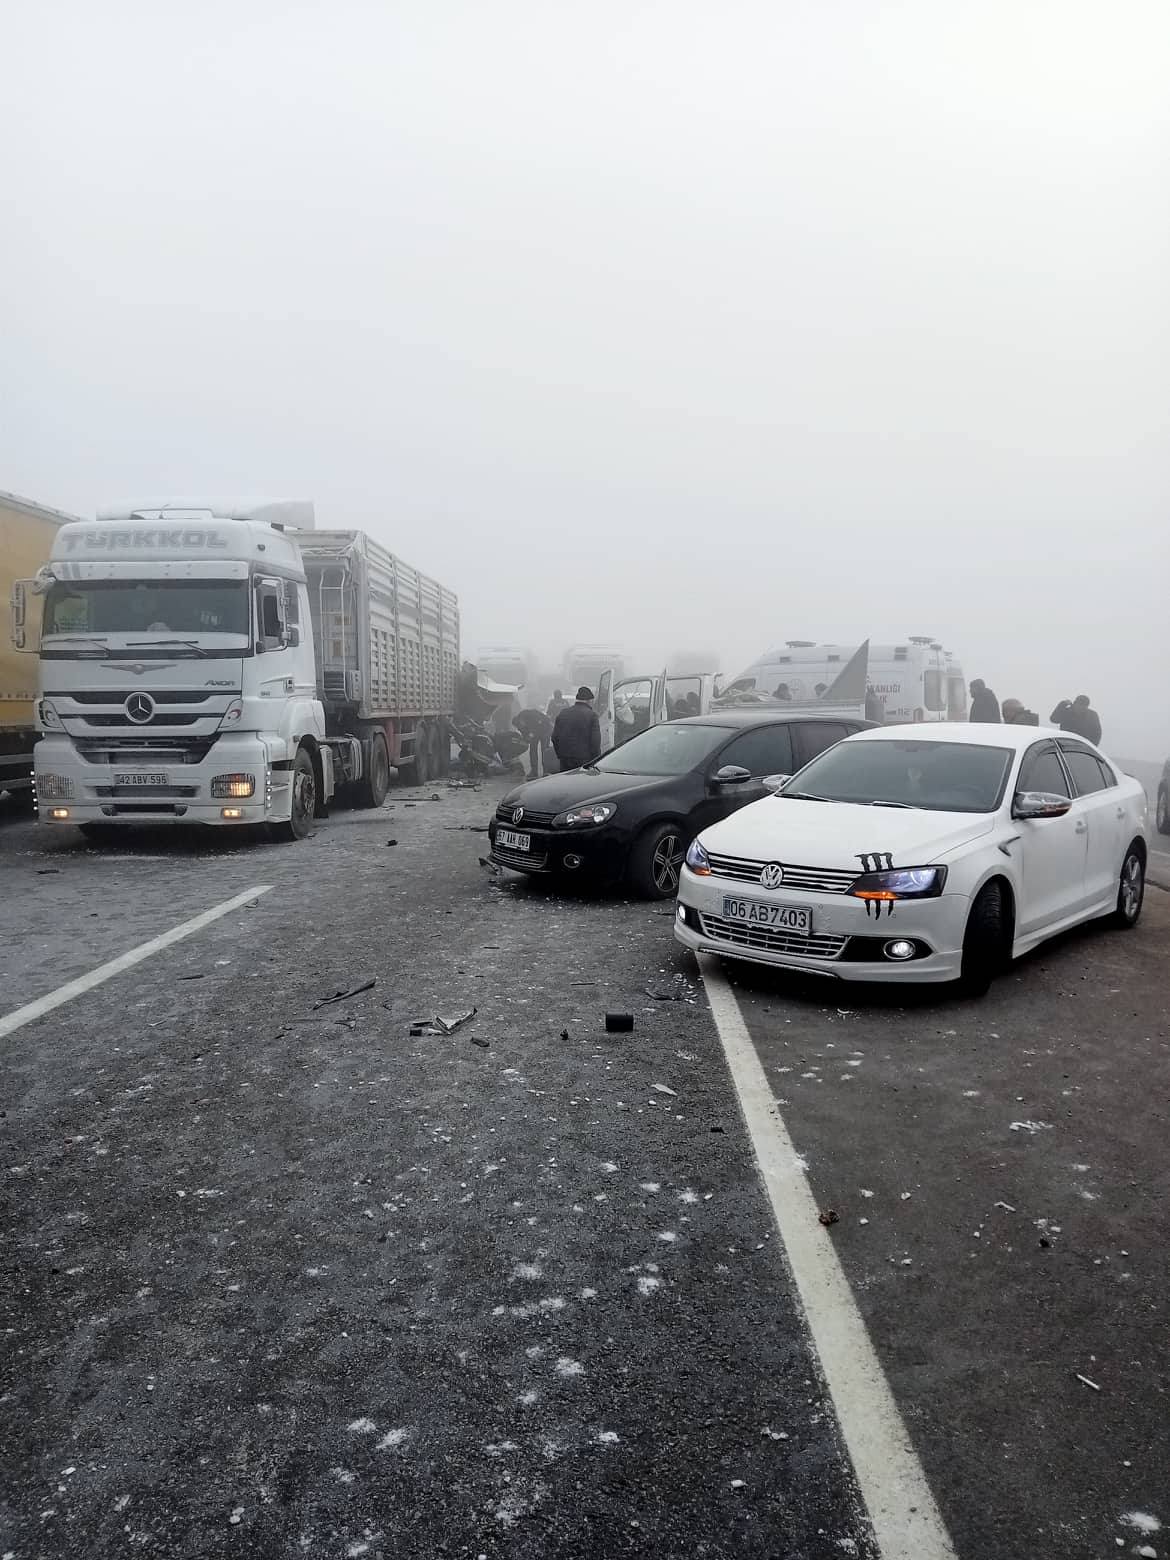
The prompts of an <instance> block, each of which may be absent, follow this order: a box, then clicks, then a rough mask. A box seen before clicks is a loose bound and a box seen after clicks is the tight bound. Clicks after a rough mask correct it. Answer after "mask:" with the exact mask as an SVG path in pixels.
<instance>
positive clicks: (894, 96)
mask: <svg viewBox="0 0 1170 1560" xmlns="http://www.w3.org/2000/svg"><path fill="white" fill-rule="evenodd" d="M1168 47H1170V11H1168V10H1167V7H1166V6H1165V5H1164V4H1162V3H1161V0H1150V3H1148V4H1147V3H1126V0H1120V3H1115V4H1112V5H1108V6H1106V5H1103V4H1100V3H1099V0H1093V3H1085V0H1065V3H1051V4H1048V3H1041V0H1030V3H1025V4H1020V3H1019V0H984V3H982V4H980V5H959V4H946V3H945V0H944V3H940V0H903V3H883V0H837V3H827V4H826V3H825V0H817V3H813V0H808V3H805V0H795V3H793V0H759V3H754V0H753V3H748V0H742V3H737V0H730V3H727V0H723V3H716V0H706V3H704V4H696V3H683V0H669V3H665V0H664V3H660V4H639V3H637V0H590V3H588V4H583V3H576V4H571V3H569V0H559V3H558V0H415V3H414V4H411V5H407V4H401V3H392V0H390V3H379V0H368V3H364V4H362V3H356V0H348V3H347V0H331V4H330V5H329V6H325V5H323V4H319V3H313V4H300V3H295V0H293V3H289V0H280V3H276V0H249V3H248V4H246V5H239V4H226V3H221V0H200V3H199V4H198V5H184V6H180V5H168V4H159V3H157V0H150V3H143V4H133V3H129V0H107V3H105V4H102V5H94V4H92V3H91V0H43V3H41V4H38V5H22V6H16V5H12V6H9V7H7V8H6V14H5V18H4V23H3V49H4V58H5V66H4V75H5V83H4V90H3V94H2V101H0V146H3V147H4V148H5V162H4V166H3V171H2V172H0V194H2V196H3V212H4V218H5V220H4V230H5V231H4V237H3V240H2V241H0V299H2V303H0V308H2V309H3V332H2V337H0V339H2V341H3V359H4V364H3V376H2V379H0V488H6V489H10V490H14V491H16V492H19V493H23V494H25V495H26V496H28V497H31V498H34V499H37V500H39V501H41V502H44V503H48V504H52V505H55V506H58V507H61V508H64V509H68V510H72V511H76V512H79V513H82V514H91V513H92V512H93V510H94V508H95V507H96V506H97V505H98V504H100V503H102V502H105V501H108V500H111V499H116V498H124V497H129V498H134V497H138V496H154V495H157V494H158V493H160V492H167V491H172V492H181V493H197V492H206V493H209V494H216V493H225V492H226V493H231V492H240V491H242V492H248V493H256V492H260V493H271V494H280V495H286V496H306V497H312V498H313V499H315V501H316V504H317V515H318V524H319V525H330V524H333V525H339V526H353V525H356V526H362V527H365V528H367V529H369V530H371V531H372V532H374V533H375V534H376V535H377V536H378V537H379V538H380V539H382V540H383V541H384V542H386V543H387V544H388V545H390V546H392V547H393V548H395V549H396V550H398V551H400V552H401V553H402V554H403V555H404V556H405V557H407V558H408V559H409V560H410V561H411V562H412V563H415V564H417V565H418V566H419V567H421V568H423V569H426V570H427V571H428V572H431V573H433V574H436V575H437V576H439V578H441V579H442V580H443V581H444V583H446V584H449V585H451V586H452V587H454V588H455V589H457V590H458V592H459V594H460V598H461V603H462V609H463V622H464V645H465V649H466V650H467V651H468V652H469V653H474V651H475V649H476V648H477V646H478V645H479V644H482V643H486V642H496V643H502V642H509V643H515V642H521V643H524V642H527V643H531V644H533V645H534V646H535V647H536V648H537V649H538V650H540V651H541V652H542V654H543V658H544V659H545V660H552V659H554V658H559V654H560V652H561V650H562V649H563V648H564V646H565V645H567V644H568V643H570V642H572V641H574V640H599V639H614V640H616V641H618V642H620V643H622V644H624V645H626V646H628V647H629V649H630V650H631V652H635V651H636V652H637V653H638V655H639V656H644V657H645V658H646V659H647V661H648V663H650V664H657V665H660V664H661V663H662V661H663V660H664V659H665V656H666V654H667V653H668V652H669V651H670V650H671V649H673V648H682V647H686V646H693V645H710V644H715V645H718V646H720V647H721V649H722V659H723V669H724V671H726V672H728V673H733V672H735V671H738V670H739V669H740V668H741V667H742V666H743V664H744V663H746V662H747V661H749V660H751V659H752V658H753V657H754V656H755V655H756V654H758V653H759V652H760V651H761V650H763V649H764V648H765V646H767V645H768V644H771V643H775V642H778V641H780V640H783V639H786V638H809V639H816V640H822V639H833V638H838V639H842V640H853V641H856V640H858V639H860V638H862V637H864V636H865V635H866V634H870V635H872V636H873V637H874V638H875V639H878V640H881V639H887V640H888V639H901V638H903V637H904V636H905V635H907V634H910V633H928V634H933V635H935V636H937V637H939V638H941V639H942V640H943V641H944V642H945V643H946V644H947V645H948V647H950V648H951V649H952V650H954V651H955V652H956V653H957V654H958V655H959V657H960V658H961V660H962V663H963V665H964V668H965V670H966V672H967V674H968V676H977V675H982V676H984V677H985V678H986V679H987V680H988V681H989V682H990V683H991V685H992V686H993V687H994V688H995V690H996V691H997V692H998V694H999V695H1000V697H1001V698H1003V697H1006V696H1009V695H1010V696H1015V697H1019V698H1021V699H1023V700H1024V701H1025V702H1026V703H1028V704H1030V705H1031V706H1032V707H1033V708H1036V709H1038V710H1039V711H1040V713H1041V714H1042V715H1047V712H1048V710H1049V709H1050V708H1051V707H1052V705H1053V703H1054V702H1055V701H1056V699H1057V697H1059V696H1063V695H1065V694H1068V695H1069V696H1072V695H1073V694H1075V693H1078V692H1082V691H1083V692H1087V693H1089V694H1090V695H1091V696H1092V697H1093V699H1094V702H1095V703H1096V705H1097V707H1098V708H1099V710H1100V712H1101V714H1102V718H1103V721H1104V724H1105V745H1106V746H1107V747H1109V748H1112V749H1113V751H1115V752H1116V753H1118V754H1121V755H1123V756H1134V757H1150V758H1158V759H1161V758H1162V757H1164V756H1165V755H1166V754H1167V753H1168V752H1170V694H1168V693H1167V673H1168V670H1170V628H1168V626H1167V612H1166V589H1167V580H1168V577H1170V557H1168V551H1170V548H1168V544H1167V541H1166V523H1165V514H1166V490H1167V475H1168V473H1170V434H1168V430H1167V406H1168V397H1167V361H1168V349H1170V328H1168V327H1170V284H1168V278H1170V199H1168V198H1167V192H1168V189H1170V178H1168V174H1170V166H1168V165H1170V155H1168V154H1170V98H1168V96H1167V93H1166V91H1165V81H1166V75H1167V70H1166V67H1167V58H1168Z"/></svg>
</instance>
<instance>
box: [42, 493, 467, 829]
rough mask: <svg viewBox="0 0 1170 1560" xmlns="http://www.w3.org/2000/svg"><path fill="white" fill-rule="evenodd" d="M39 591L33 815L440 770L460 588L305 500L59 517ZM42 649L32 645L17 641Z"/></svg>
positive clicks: (334, 788)
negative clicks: (322, 518) (323, 525)
mask: <svg viewBox="0 0 1170 1560" xmlns="http://www.w3.org/2000/svg"><path fill="white" fill-rule="evenodd" d="M34 590H35V591H36V592H37V593H39V594H40V595H41V596H42V597H43V602H42V607H43V611H42V619H41V632H40V643H39V655H40V698H39V702H38V706H37V715H38V722H39V725H40V728H41V732H42V737H41V740H40V741H39V742H38V743H37V746H36V749H35V765H34V784H35V788H36V803H37V810H38V815H39V817H40V819H41V821H42V822H46V823H51V824H78V825H80V826H81V828H82V829H83V830H84V831H85V832H86V833H88V834H90V835H91V836H104V835H106V834H107V833H108V832H109V831H111V830H113V829H116V828H119V827H122V826H125V825H127V824H134V823H143V822H149V823H162V822H182V823H202V824H213V825H217V826H231V827H239V826H241V825H244V824H259V823H263V824H269V825H271V826H273V828H274V829H275V830H276V832H278V833H279V834H280V835H282V836H283V837H285V838H288V839H301V838H303V837H304V836H305V835H306V834H307V833H308V832H309V830H310V828H311V826H312V820H313V818H314V816H320V815H321V813H322V812H323V810H324V808H325V806H326V804H327V803H328V802H329V800H330V799H331V798H332V797H333V796H334V795H336V794H337V793H339V792H341V791H342V790H343V789H344V790H345V792H346V793H347V794H348V795H350V796H352V797H353V799H354V800H356V801H358V802H360V803H362V804H364V805H366V806H378V805H380V804H381V802H382V801H383V799H384V798H385V794H386V790H387V787H388V785H389V783H390V777H391V771H392V768H393V767H394V766H398V767H400V768H406V769H408V770H409V771H410V772H411V773H412V776H413V777H414V778H415V779H417V780H426V779H428V778H430V777H431V776H432V775H434V774H437V773H440V772H442V771H443V770H444V769H445V767H446V758H447V753H448V751H449V747H448V741H447V735H446V725H445V722H446V718H447V717H448V716H449V715H450V714H451V713H452V712H453V710H454V697H455V678H456V674H457V670H458V666H459V612H458V603H457V602H456V599H455V597H454V595H453V594H452V593H451V592H450V591H447V590H445V589H444V588H443V587H442V586H440V585H438V584H437V583H436V582H435V581H433V580H430V579H428V578H427V577H426V576H425V575H421V574H419V573H418V572H417V571H416V570H414V569H412V568H411V567H410V566H409V565H408V564H405V563H403V562H402V561H401V560H400V559H398V558H396V557H395V556H394V555H393V554H391V553H389V552H387V551H386V549H384V548H383V547H381V546H380V545H379V544H378V543H376V542H374V541H373V540H372V539H371V538H370V537H368V536H365V535H364V534H363V533H362V532H360V531H324V532H323V531H317V530H315V529H314V516H313V506H312V504H311V503H308V502H304V501H300V500H272V501H267V500H231V501H223V500H211V499H176V500H167V501H165V502H158V501H153V502H148V503H144V504H137V505H119V506H116V507H113V508H109V509H105V510H101V511H99V514H98V519H97V521H96V522H94V523H90V522H84V521H83V522H77V523H74V524H69V525H63V526H61V527H60V529H59V530H58V531H57V534H56V537H55V539H54V543H53V548H52V553H51V556H50V559H49V562H48V563H47V564H46V565H45V567H44V568H43V569H41V570H40V572H39V574H38V576H37V578H36V579H35V580H27V581H20V582H18V583H17V586H16V588H15V590H14V593H13V595H14V607H15V609H16V612H17V614H18V615H19V616H20V619H21V621H22V622H23V620H24V598H25V595H26V593H27V592H29V591H34ZM25 648H29V649H34V648H37V647H34V646H27V647H25Z"/></svg>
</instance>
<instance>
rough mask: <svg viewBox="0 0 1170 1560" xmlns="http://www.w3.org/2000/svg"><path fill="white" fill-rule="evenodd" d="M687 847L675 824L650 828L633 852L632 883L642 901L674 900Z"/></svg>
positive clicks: (639, 839)
mask: <svg viewBox="0 0 1170 1560" xmlns="http://www.w3.org/2000/svg"><path fill="white" fill-rule="evenodd" d="M684 851H685V846H684V845H683V837H682V835H681V833H680V832H679V828H678V825H677V824H675V823H660V824H658V825H657V826H656V827H653V828H649V829H647V830H646V831H645V833H644V834H642V835H641V836H640V837H639V838H638V839H637V840H635V842H634V848H633V850H632V851H631V852H630V869H629V876H630V884H631V886H632V887H633V889H634V892H635V893H637V894H639V895H640V896H641V897H642V898H643V899H673V898H674V896H675V894H677V893H678V878H679V871H680V869H681V867H682V861H683V854H684Z"/></svg>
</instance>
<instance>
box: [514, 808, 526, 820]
mask: <svg viewBox="0 0 1170 1560" xmlns="http://www.w3.org/2000/svg"><path fill="white" fill-rule="evenodd" d="M523 818H524V809H523V807H517V808H516V810H515V811H514V812H513V814H512V822H513V823H520V822H522V820H523Z"/></svg>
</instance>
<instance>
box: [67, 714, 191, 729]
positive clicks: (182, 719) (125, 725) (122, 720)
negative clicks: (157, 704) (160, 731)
mask: <svg viewBox="0 0 1170 1560" xmlns="http://www.w3.org/2000/svg"><path fill="white" fill-rule="evenodd" d="M66 718H68V717H66ZM206 719H207V717H206V716H205V715H172V714H171V713H170V711H169V710H160V711H158V712H157V713H156V714H154V715H152V716H151V717H150V719H149V720H131V719H130V717H129V716H128V715H127V714H125V712H120V713H119V714H117V715H83V716H82V717H81V724H82V725H83V726H89V727H94V726H99V727H109V729H110V730H111V731H149V730H150V729H151V727H152V726H165V727H167V728H168V729H169V728H170V727H171V726H193V725H195V723H196V721H199V720H206Z"/></svg>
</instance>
